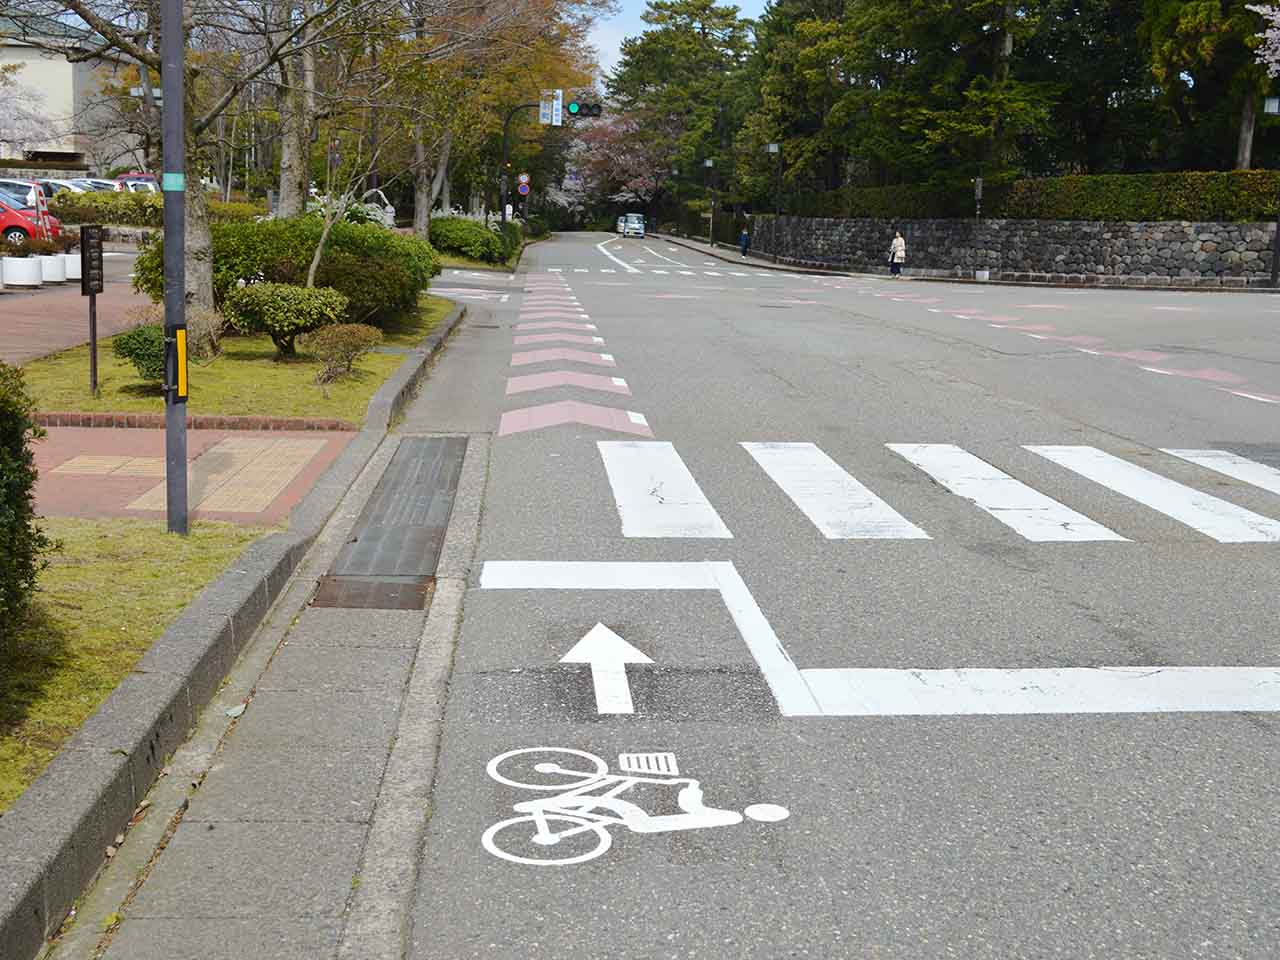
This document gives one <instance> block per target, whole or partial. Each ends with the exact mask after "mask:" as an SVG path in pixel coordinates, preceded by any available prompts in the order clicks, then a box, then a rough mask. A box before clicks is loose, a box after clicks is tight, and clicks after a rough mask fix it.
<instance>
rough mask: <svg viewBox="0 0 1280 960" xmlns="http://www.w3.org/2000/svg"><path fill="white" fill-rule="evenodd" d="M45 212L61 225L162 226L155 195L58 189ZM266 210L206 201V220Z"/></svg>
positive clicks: (249, 216)
mask: <svg viewBox="0 0 1280 960" xmlns="http://www.w3.org/2000/svg"><path fill="white" fill-rule="evenodd" d="M49 212H50V213H52V214H53V215H54V216H55V217H57V218H58V219H59V220H61V221H62V222H63V223H107V224H114V225H116V226H122V227H162V226H164V197H163V196H162V195H161V194H158V193H129V192H127V191H123V190H122V191H119V192H115V193H108V192H105V191H94V192H91V193H72V192H71V191H70V190H60V191H58V193H57V194H56V195H55V196H54V198H53V199H52V200H50V201H49ZM266 212H267V211H266V208H265V207H261V206H258V205H257V204H253V203H223V202H222V201H221V200H213V199H210V200H209V219H210V220H212V221H213V222H215V223H220V222H228V221H244V220H252V219H253V218H254V217H260V216H262V215H263V214H265V213H266Z"/></svg>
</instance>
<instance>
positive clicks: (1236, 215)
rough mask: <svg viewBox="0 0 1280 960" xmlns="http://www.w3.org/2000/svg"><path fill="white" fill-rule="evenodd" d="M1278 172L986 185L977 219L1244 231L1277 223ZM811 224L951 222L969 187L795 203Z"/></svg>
mask: <svg viewBox="0 0 1280 960" xmlns="http://www.w3.org/2000/svg"><path fill="white" fill-rule="evenodd" d="M1277 196H1280V170H1233V171H1230V172H1225V173H1215V172H1207V173H1204V172H1195V171H1184V172H1181V173H1138V174H1101V175H1097V176H1070V177H1045V178H1042V179H1035V180H1015V181H1013V182H1012V183H1007V184H988V185H987V186H986V188H985V189H984V191H983V198H982V215H983V216H984V217H991V218H994V219H1008V220H1103V221H1122V220H1137V221H1150V220H1189V221H1192V222H1217V221H1221V222H1226V223H1250V222H1255V221H1261V220H1272V219H1275V216H1276V209H1277ZM791 212H795V213H798V214H800V215H801V216H809V217H877V218H884V219H908V220H913V219H949V218H957V217H972V216H974V214H975V212H976V211H975V205H974V197H973V185H972V184H971V183H969V182H963V183H958V184H955V185H952V186H937V185H933V184H907V185H903V186H896V187H846V188H844V189H842V190H835V191H831V192H829V193H822V194H811V195H808V196H802V197H799V198H796V202H795V206H794V208H793V209H792V210H791Z"/></svg>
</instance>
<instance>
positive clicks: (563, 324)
mask: <svg viewBox="0 0 1280 960" xmlns="http://www.w3.org/2000/svg"><path fill="white" fill-rule="evenodd" d="M516 329H517V330H594V329H596V325H595V324H594V323H569V322H568V321H567V320H543V321H541V322H539V323H517V324H516Z"/></svg>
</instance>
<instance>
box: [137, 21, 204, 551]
mask: <svg viewBox="0 0 1280 960" xmlns="http://www.w3.org/2000/svg"><path fill="white" fill-rule="evenodd" d="M183 34H184V31H183V20H182V0H162V3H161V7H160V62H161V70H160V83H161V89H162V91H163V96H164V112H163V137H162V149H163V153H164V162H163V172H162V176H161V180H160V188H161V190H162V191H163V194H164V341H165V383H164V431H165V433H164V435H165V445H164V466H165V470H164V476H165V505H166V509H167V514H168V528H169V532H170V533H179V534H185V533H186V532H187V319H186V291H185V287H186V267H185V257H186V241H185V238H184V233H185V231H186V220H187V212H186V196H185V192H186V183H185V179H184V174H185V168H186V162H187V156H186V154H187V150H186V142H185V139H184V137H185V133H186V115H185V105H184V97H185V94H184V90H183V87H184V85H185V77H184V76H183V70H184V66H183V57H184V52H183V51H184V48H185V40H186V38H185V36H184V35H183ZM143 82H144V83H148V84H149V83H150V82H151V81H150V78H147V77H144V78H143ZM195 187H196V189H197V190H203V189H204V187H203V185H201V184H200V183H199V182H198V181H197V183H196V184H195Z"/></svg>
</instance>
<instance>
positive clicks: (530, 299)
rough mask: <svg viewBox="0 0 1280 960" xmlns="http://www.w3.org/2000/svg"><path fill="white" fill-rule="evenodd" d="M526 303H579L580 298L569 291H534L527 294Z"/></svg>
mask: <svg viewBox="0 0 1280 960" xmlns="http://www.w3.org/2000/svg"><path fill="white" fill-rule="evenodd" d="M524 302H525V303H577V302H578V298H577V297H575V296H573V295H572V294H567V293H555V294H551V293H533V294H527V295H526V296H525V298H524Z"/></svg>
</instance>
